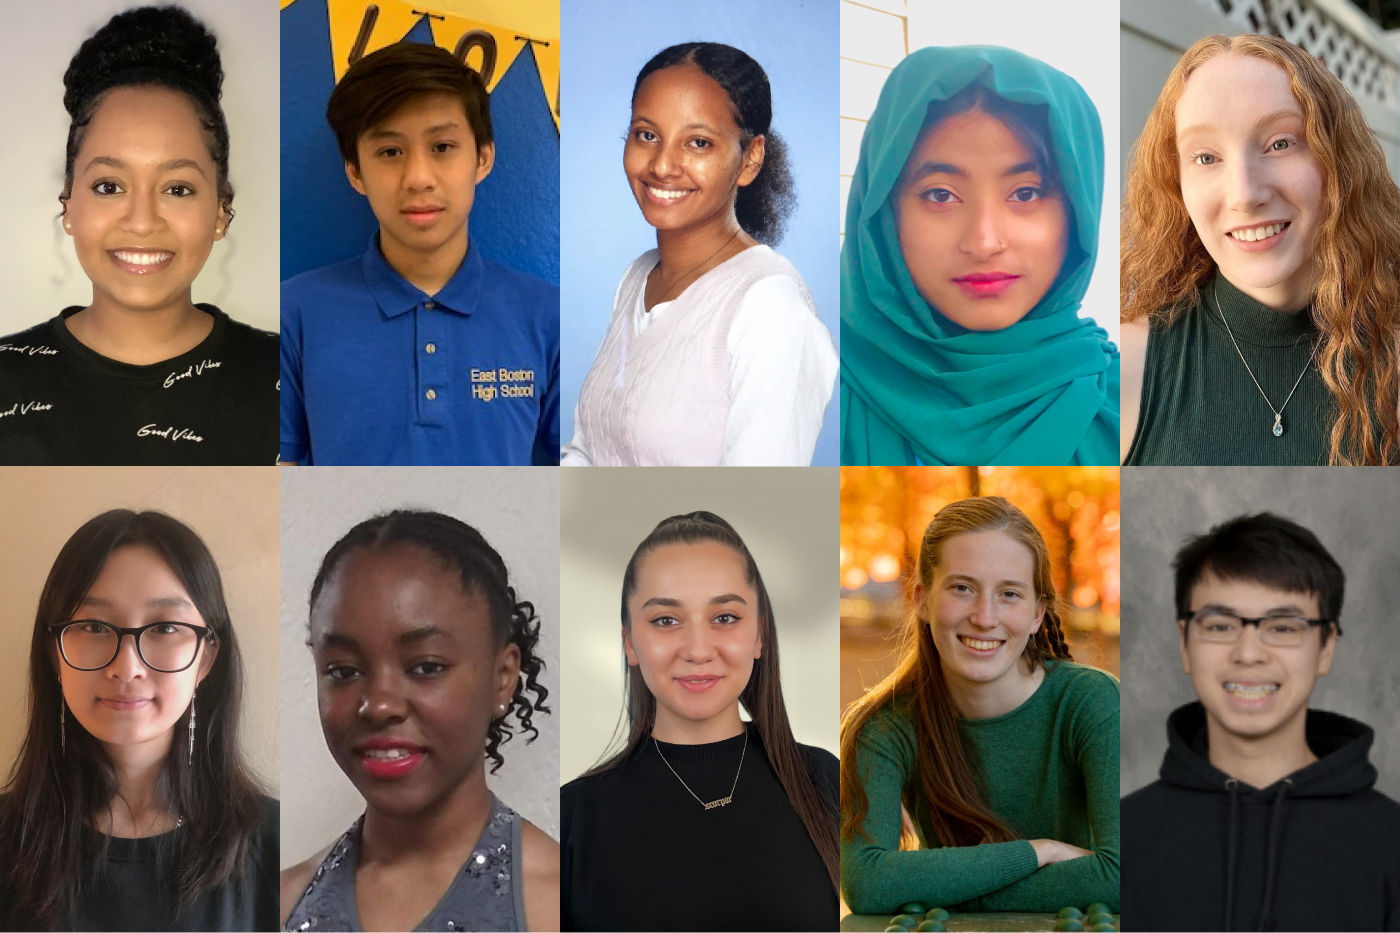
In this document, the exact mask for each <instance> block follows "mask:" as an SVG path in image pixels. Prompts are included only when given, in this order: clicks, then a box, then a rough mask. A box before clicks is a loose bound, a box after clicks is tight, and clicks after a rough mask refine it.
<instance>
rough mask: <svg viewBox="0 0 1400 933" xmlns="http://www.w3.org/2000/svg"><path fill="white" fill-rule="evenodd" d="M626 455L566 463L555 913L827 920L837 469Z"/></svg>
mask: <svg viewBox="0 0 1400 933" xmlns="http://www.w3.org/2000/svg"><path fill="white" fill-rule="evenodd" d="M638 474H639V471H635V470H634V471H619V470H601V471H600V470H591V471H587V472H582V471H576V470H573V471H571V470H566V471H563V472H562V473H561V476H560V483H561V486H560V500H561V501H560V548H561V554H560V570H559V573H560V586H561V596H562V598H563V607H564V608H563V611H564V614H565V617H566V621H565V623H564V632H565V640H564V651H563V655H564V657H563V661H564V664H565V669H564V702H566V703H567V709H568V712H567V722H568V730H567V731H566V732H565V733H564V737H563V742H562V744H561V746H560V755H561V768H560V778H561V780H562V781H563V787H562V789H561V790H560V792H559V799H560V805H561V810H562V819H563V827H562V836H561V838H560V844H561V846H562V849H563V852H562V858H561V877H560V886H559V896H560V901H561V904H560V909H561V916H560V919H561V921H562V923H563V929H569V930H636V929H660V930H668V929H677V930H678V929H704V930H749V929H758V930H834V929H836V926H837V922H838V911H837V892H836V884H837V873H838V866H839V854H838V851H837V842H836V828H837V810H838V800H837V759H836V754H835V752H836V748H837V745H836V729H835V726H836V723H835V721H834V720H833V719H832V718H831V716H830V715H829V711H830V710H831V708H832V705H833V704H834V703H835V700H836V686H835V685H836V678H835V661H836V601H835V594H834V593H833V592H832V591H831V590H830V589H829V588H827V587H823V586H822V585H821V583H820V581H821V580H822V579H823V576H825V577H826V578H827V579H830V575H831V574H832V573H834V572H835V562H834V558H835V552H834V549H833V548H832V547H831V543H832V537H833V535H834V533H835V529H836V496H835V494H836V488H835V486H836V476H835V471H833V470H743V471H727V470H714V469H707V470H699V469H692V470H686V471H684V472H683V473H682V474H680V475H679V476H676V475H675V474H674V473H673V472H667V471H645V472H641V473H640V475H638ZM678 480H683V481H681V482H678ZM780 648H781V654H782V659H783V660H782V671H780V669H779V653H780V652H779V649H780ZM784 671H785V672H786V673H785V674H784V673H782V672H784ZM679 840H683V841H684V844H678V841H679ZM660 851H664V852H665V853H666V855H665V857H664V858H662V857H657V855H656V853H657V852H660ZM678 905H683V906H678ZM678 909H679V910H680V911H681V912H680V913H677V910H678Z"/></svg>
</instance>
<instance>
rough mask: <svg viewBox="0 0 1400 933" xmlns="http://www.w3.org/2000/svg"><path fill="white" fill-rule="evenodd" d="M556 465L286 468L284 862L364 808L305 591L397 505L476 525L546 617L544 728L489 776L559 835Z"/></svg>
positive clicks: (317, 844) (505, 750) (311, 850)
mask: <svg viewBox="0 0 1400 933" xmlns="http://www.w3.org/2000/svg"><path fill="white" fill-rule="evenodd" d="M558 473H559V471H558V469H557V468H553V467H524V468H507V467H412V468H405V467H315V468H308V469H300V470H282V475H281V479H282V603H281V618H282V629H281V654H282V680H281V686H282V730H281V735H282V785H283V787H284V788H285V796H284V798H283V807H282V866H283V867H284V868H285V867H287V866H289V865H295V864H296V863H298V862H300V861H302V860H304V859H306V858H308V857H310V856H311V855H313V854H315V853H316V852H318V851H319V850H321V849H323V848H325V847H326V846H327V845H329V844H330V843H331V842H332V841H334V840H335V839H336V838H337V837H338V836H339V835H340V834H341V833H343V832H345V830H346V828H347V827H349V826H350V824H351V823H353V822H354V820H355V818H356V817H358V816H359V815H360V814H361V813H362V812H364V807H365V805H364V799H363V798H362V797H360V795H359V792H358V791H356V790H355V786H354V785H353V784H351V783H350V780H349V779H348V778H346V777H345V774H344V772H342V771H341V770H340V767H339V766H338V765H337V764H336V763H335V759H333V758H331V755H330V752H328V751H327V750H326V742H325V738H324V737H323V736H322V734H321V719H320V715H319V713H318V712H317V709H316V681H315V669H314V667H313V665H312V663H311V652H310V650H309V649H308V648H307V647H306V613H307V604H306V600H307V597H308V596H309V595H310V594H311V583H312V581H313V580H314V579H315V578H316V571H317V570H318V569H319V568H320V566H321V559H322V558H323V557H325V555H326V552H327V551H328V550H330V548H331V546H332V545H334V544H335V542H336V541H338V540H340V537H341V536H342V535H344V534H345V532H347V531H349V530H350V529H351V528H352V527H353V526H355V525H356V524H358V523H359V522H361V521H363V520H364V519H366V518H370V517H372V516H374V515H377V514H379V513H380V512H387V511H389V510H391V509H395V508H405V507H407V508H428V509H436V510H437V511H439V512H444V513H446V514H448V515H451V516H453V517H455V518H459V519H461V520H462V521H464V522H466V523H467V524H469V525H472V526H474V527H475V528H476V529H477V530H479V531H480V532H481V533H482V535H483V536H484V537H485V538H486V540H487V541H488V542H490V544H491V546H492V547H494V548H495V549H496V550H497V551H499V552H500V554H501V557H502V558H504V559H505V562H506V567H507V569H508V570H509V571H510V581H511V586H513V587H515V591H516V594H517V595H518V596H519V597H520V598H521V599H527V600H529V601H530V602H532V603H534V605H535V612H536V614H537V615H538V616H539V617H540V641H539V645H538V646H537V650H538V653H539V656H540V657H541V658H542V659H543V660H544V663H545V669H544V671H543V674H542V676H541V678H540V680H541V683H543V684H544V685H545V686H546V687H547V688H548V690H549V697H548V698H547V699H546V700H545V703H546V705H548V706H549V708H550V710H552V714H551V715H545V714H543V713H536V714H535V717H534V724H535V725H536V726H537V727H538V728H539V730H540V734H539V738H537V739H536V740H535V741H534V742H532V743H530V744H529V745H526V744H525V742H524V740H523V739H522V738H521V737H520V736H519V735H517V736H516V737H515V738H513V739H511V740H510V741H509V742H507V743H505V744H504V745H502V746H501V749H500V751H501V755H502V756H503V757H504V758H505V760H506V763H505V765H504V766H503V767H502V768H501V770H500V771H498V772H496V774H495V775H492V774H491V772H490V769H489V768H488V769H487V772H486V783H487V784H488V785H490V787H491V789H492V790H493V791H495V793H496V794H497V796H499V797H500V798H501V799H502V800H503V801H505V802H506V803H507V804H509V805H510V806H512V807H514V808H515V809H516V810H517V811H519V812H520V813H521V814H522V815H524V816H525V818H526V819H528V820H530V821H531V822H532V823H534V824H535V825H536V826H538V827H540V828H541V829H543V830H544V831H545V832H547V833H549V834H550V835H551V836H553V837H554V838H556V839H557V838H559V726H560V704H561V697H560V691H559V479H558Z"/></svg>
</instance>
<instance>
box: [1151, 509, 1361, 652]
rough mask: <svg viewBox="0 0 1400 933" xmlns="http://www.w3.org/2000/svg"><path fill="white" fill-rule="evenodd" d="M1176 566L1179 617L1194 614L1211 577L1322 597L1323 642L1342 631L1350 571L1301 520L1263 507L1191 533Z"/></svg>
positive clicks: (1173, 567)
mask: <svg viewBox="0 0 1400 933" xmlns="http://www.w3.org/2000/svg"><path fill="white" fill-rule="evenodd" d="M1172 569H1173V570H1174V571H1176V617H1177V619H1179V620H1184V619H1185V618H1186V617H1187V616H1189V615H1190V614H1191V591H1192V590H1193V589H1195V587H1196V584H1197V583H1199V582H1200V581H1201V580H1202V578H1204V577H1206V576H1213V577H1216V578H1217V579H1220V580H1241V581H1248V582H1250V583H1259V584H1262V585H1264V586H1267V587H1270V588H1272V589H1276V590H1281V591H1283V592H1285V593H1300V594H1305V595H1308V596H1314V597H1316V598H1317V605H1318V608H1319V609H1320V610H1322V617H1323V618H1324V619H1326V620H1327V621H1329V622H1331V623H1332V624H1331V625H1324V626H1322V643H1323V644H1324V645H1325V644H1327V639H1328V638H1330V637H1331V636H1332V631H1333V630H1334V629H1335V630H1336V633H1337V635H1338V636H1340V635H1341V634H1342V622H1341V618H1342V597H1343V595H1344V594H1345V590H1346V574H1344V573H1343V572H1342V567H1341V565H1340V564H1338V563H1337V561H1336V560H1335V559H1334V558H1333V557H1332V555H1331V554H1330V553H1329V552H1328V551H1327V548H1325V547H1323V546H1322V542H1321V541H1319V540H1318V539H1317V535H1315V534H1313V533H1312V532H1311V531H1309V530H1308V529H1306V528H1304V527H1303V526H1302V525H1300V524H1298V523H1297V522H1294V521H1290V520H1289V519H1286V518H1283V517H1281V516H1278V515H1275V514H1273V513H1272V512H1260V513H1259V514H1257V515H1240V516H1238V517H1236V518H1232V519H1230V520H1229V521H1226V522H1221V523H1220V524H1219V525H1216V526H1215V527H1214V528H1212V529H1211V530H1210V531H1208V532H1206V533H1205V534H1203V535H1196V536H1195V537H1193V538H1188V539H1187V541H1186V543H1185V544H1184V545H1182V547H1181V550H1179V551H1177V552H1176V557H1175V558H1174V559H1173V560H1172Z"/></svg>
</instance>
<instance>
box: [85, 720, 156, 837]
mask: <svg viewBox="0 0 1400 933" xmlns="http://www.w3.org/2000/svg"><path fill="white" fill-rule="evenodd" d="M173 734H174V730H173V729H172V730H170V731H168V732H165V733H163V734H162V735H160V736H159V737H158V738H155V739H151V740H150V741H149V742H141V743H139V744H135V745H114V744H111V743H107V742H104V743H103V748H105V749H106V751H107V757H108V758H110V759H111V761H112V764H113V766H114V767H115V768H116V772H117V793H116V796H115V797H113V798H112V802H111V804H110V805H109V809H108V818H109V824H108V826H106V827H99V828H100V829H105V830H107V831H109V832H111V834H112V835H115V836H125V837H130V836H143V835H147V834H148V833H147V832H146V830H147V829H149V828H152V827H153V826H155V825H157V824H159V823H160V822H161V819H160V818H161V817H162V816H167V815H170V814H168V813H167V810H166V803H165V801H162V800H160V799H158V796H157V794H156V785H157V782H158V780H159V778H160V770H161V768H162V767H164V765H165V758H166V756H167V755H169V754H170V748H171V744H172V736H173Z"/></svg>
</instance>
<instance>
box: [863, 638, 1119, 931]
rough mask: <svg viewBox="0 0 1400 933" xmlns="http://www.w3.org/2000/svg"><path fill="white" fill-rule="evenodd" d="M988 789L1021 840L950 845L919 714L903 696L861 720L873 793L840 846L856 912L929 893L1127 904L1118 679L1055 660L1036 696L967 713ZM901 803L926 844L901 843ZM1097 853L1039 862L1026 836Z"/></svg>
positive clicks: (983, 905) (1017, 901)
mask: <svg viewBox="0 0 1400 933" xmlns="http://www.w3.org/2000/svg"><path fill="white" fill-rule="evenodd" d="M958 728H959V731H960V732H961V733H962V741H963V748H964V749H965V750H966V753H967V755H968V760H969V762H970V763H971V764H972V767H973V772H974V773H975V774H976V775H977V785H978V789H979V790H980V791H981V793H982V799H983V801H985V802H986V804H987V805H988V806H989V807H990V808H991V809H992V812H994V813H995V814H996V815H997V816H998V817H1000V818H1001V820H1002V822H1004V823H1005V824H1006V825H1007V826H1008V827H1010V828H1011V830H1012V831H1013V832H1015V833H1016V834H1017V835H1018V836H1020V839H1019V840H1018V841H1016V842H999V843H989V844H986V845H978V846H964V847H947V848H945V847H943V846H941V845H940V844H939V842H938V839H937V837H936V836H935V834H934V832H933V829H932V824H931V823H930V821H929V809H928V806H927V804H926V802H925V800H924V799H923V794H922V792H921V791H920V790H919V776H918V763H917V758H916V755H915V738H914V720H913V717H912V715H911V713H910V710H909V704H908V701H907V700H904V701H900V700H896V701H895V702H894V703H893V704H892V705H891V706H889V707H886V708H885V709H883V710H881V711H880V712H879V713H877V714H876V715H875V716H874V717H873V718H872V719H871V720H870V721H869V722H868V723H866V725H865V728H864V729H863V730H861V735H860V741H859V746H858V748H857V759H856V760H857V766H858V773H859V774H860V778H861V783H862V785H863V786H864V788H865V793H866V796H867V798H868V799H869V802H870V810H869V813H868V814H867V815H866V818H865V825H864V830H865V833H866V834H867V835H868V838H866V836H863V835H862V834H861V832H860V831H859V830H857V831H856V833H855V836H854V838H852V839H849V840H845V841H843V843H842V845H841V891H842V894H843V896H844V897H845V899H846V904H847V906H849V907H850V908H851V910H853V911H854V912H856V913H862V914H863V913H890V912H891V911H894V910H897V909H898V908H899V906H900V905H901V904H904V903H907V902H909V901H918V902H919V903H921V904H924V905H926V906H928V907H934V906H939V907H944V908H948V909H955V910H964V911H1057V910H1059V909H1060V908H1061V907H1068V906H1071V905H1073V906H1077V907H1081V908H1082V907H1083V906H1084V905H1085V904H1089V903H1092V902H1094V901H1103V902H1105V903H1107V904H1108V905H1109V906H1111V907H1112V908H1113V909H1114V911H1117V910H1118V680H1117V679H1116V678H1114V677H1113V676H1112V675H1111V674H1106V673H1104V672H1103V671H1100V670H1098V669H1097V668H1092V667H1085V666H1083V665H1081V664H1075V663H1074V662H1072V661H1050V662H1049V663H1048V664H1047V671H1046V675H1045V679H1044V680H1043V681H1042V682H1041V684H1040V687H1039V688H1037V689H1036V691H1035V693H1034V694H1032V695H1031V697H1030V699H1028V700H1026V702H1024V703H1022V704H1021V705H1020V706H1018V707H1017V708H1016V709H1014V710H1012V711H1011V712H1009V713H1007V714H1006V715H1004V716H997V717H995V718H992V719H960V720H959V721H958ZM901 802H902V803H903V804H904V806H905V808H906V809H907V810H908V811H909V813H910V815H911V816H912V818H913V820H914V826H915V830H916V831H917V833H918V835H919V841H920V844H921V848H919V849H917V850H914V851H909V852H901V851H899V828H900V816H899V808H900V804H901ZM1029 839H1054V840H1057V841H1059V842H1067V843H1070V844H1072V845H1076V846H1080V847H1082V848H1085V849H1092V850H1093V851H1094V854H1093V855H1092V856H1087V857H1084V858H1077V859H1071V860H1069V861H1067V862H1058V863H1056V864H1054V865H1047V866H1045V867H1044V868H1039V869H1038V868H1037V867H1036V856H1035V849H1033V848H1032V847H1031V844H1030V843H1029V842H1027V841H1026V840H1029Z"/></svg>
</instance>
